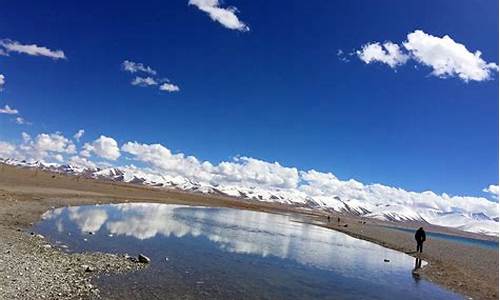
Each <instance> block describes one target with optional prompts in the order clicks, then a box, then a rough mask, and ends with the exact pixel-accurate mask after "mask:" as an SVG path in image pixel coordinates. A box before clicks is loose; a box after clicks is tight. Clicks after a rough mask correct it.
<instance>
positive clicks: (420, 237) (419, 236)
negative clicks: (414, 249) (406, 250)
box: [415, 228, 425, 243]
mask: <svg viewBox="0 0 500 300" xmlns="http://www.w3.org/2000/svg"><path fill="white" fill-rule="evenodd" d="M415 240H416V241H417V243H423V242H425V231H424V229H423V228H419V229H418V230H417V232H415Z"/></svg>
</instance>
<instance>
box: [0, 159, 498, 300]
mask: <svg viewBox="0 0 500 300" xmlns="http://www.w3.org/2000/svg"><path fill="white" fill-rule="evenodd" d="M133 201H140V202H161V203H176V204H191V205H207V206H224V207H232V208H240V209H250V210H258V211H266V212H273V213H294V214H298V215H300V216H302V218H303V220H304V221H305V222H311V223H315V224H318V225H321V226H326V227H329V228H332V229H335V230H339V231H342V232H345V233H347V234H350V235H352V236H354V237H357V238H361V239H365V240H369V241H372V242H374V243H378V244H381V245H383V246H385V247H388V248H392V249H396V250H399V251H403V252H406V253H408V254H410V255H415V253H414V249H413V248H414V246H415V245H414V241H413V234H412V233H408V232H401V231H396V230H391V229H388V228H387V227H386V226H394V225H395V224H392V223H388V222H377V221H374V220H369V219H364V220H361V219H358V218H356V217H353V216H341V218H342V223H343V224H347V225H348V226H347V227H343V226H338V225H335V224H331V223H328V222H327V221H326V215H325V214H324V213H321V212H312V211H308V210H303V209H300V208H292V207H287V206H283V205H276V204H271V203H263V202H254V201H245V200H240V199H234V198H229V197H222V196H213V195H198V194H189V193H186V192H178V191H171V190H170V191H168V190H162V189H154V188H147V187H142V186H135V185H130V184H117V183H112V182H108V181H99V180H92V179H85V178H77V177H72V176H62V175H58V174H53V173H48V172H43V171H36V170H32V169H19V168H15V167H11V166H6V165H1V164H0V299H95V298H98V297H99V295H100V292H99V288H98V287H96V286H95V285H96V284H95V279H96V277H98V276H105V275H106V274H113V273H116V272H118V273H120V272H133V271H136V270H138V269H140V268H143V267H145V266H147V264H141V263H138V262H133V261H131V260H130V259H126V258H125V257H123V255H122V254H120V253H118V254H115V255H112V254H102V253H88V254H68V253H65V252H64V251H63V250H64V249H62V248H58V247H56V246H55V245H50V244H49V243H47V241H45V239H44V238H42V237H39V236H36V234H33V235H31V234H30V228H31V225H32V224H33V223H35V222H37V221H38V220H39V219H40V216H41V214H43V213H44V212H45V211H47V210H49V209H51V208H54V207H61V206H72V205H83V204H95V203H120V202H133ZM332 219H333V220H335V219H336V216H333V218H332ZM363 222H366V223H365V224H363ZM398 225H400V224H398ZM409 225H411V226H420V225H421V224H409ZM426 228H427V229H428V230H432V231H438V232H445V233H448V234H456V235H465V236H469V237H475V238H484V237H482V236H479V235H471V234H465V233H461V232H459V231H456V230H449V229H445V228H439V227H433V226H428V225H426ZM424 250H425V253H424V255H423V256H422V258H423V259H425V260H426V261H427V262H429V264H428V266H427V267H426V268H424V269H423V271H422V273H421V276H422V278H425V279H427V280H431V281H434V282H435V283H438V284H440V285H442V286H444V287H447V288H449V289H452V290H454V291H456V292H459V293H461V294H463V295H466V296H468V297H471V298H473V299H498V251H495V250H488V249H483V248H479V247H472V246H466V245H462V244H458V243H456V242H449V241H442V240H432V239H429V241H428V242H426V246H425V249H424Z"/></svg>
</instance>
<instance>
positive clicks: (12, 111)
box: [0, 104, 19, 115]
mask: <svg viewBox="0 0 500 300" xmlns="http://www.w3.org/2000/svg"><path fill="white" fill-rule="evenodd" d="M18 113H19V111H18V110H17V109H15V108H11V107H10V106H9V105H7V104H6V105H5V106H4V107H3V108H0V114H8V115H17V114H18Z"/></svg>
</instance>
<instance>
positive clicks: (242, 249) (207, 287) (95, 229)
mask: <svg viewBox="0 0 500 300" xmlns="http://www.w3.org/2000/svg"><path fill="white" fill-rule="evenodd" d="M34 227H35V230H36V231H37V232H39V233H41V234H43V235H45V236H46V237H47V238H48V239H49V240H50V241H51V242H53V243H54V244H60V243H63V244H65V245H67V246H68V249H69V251H72V252H83V251H103V252H111V253H128V254H130V255H137V254H138V253H144V254H145V255H147V256H149V257H150V258H151V263H150V265H149V267H148V268H147V269H144V270H141V271H137V272H133V273H127V274H122V275H112V276H101V278H100V279H99V280H98V281H97V282H96V284H97V285H98V286H100V287H101V291H102V293H103V297H104V298H106V299H129V298H134V299H155V298H156V299H178V298H183V299H405V300H410V299H444V300H445V299H461V297H460V296H458V295H456V294H454V293H452V292H450V291H447V290H445V289H442V288H440V287H438V286H436V285H434V284H432V283H430V282H427V281H425V280H420V279H416V278H414V277H413V276H412V270H413V269H414V266H415V259H414V258H413V257H410V256H408V255H406V254H404V253H400V252H397V251H394V250H390V249H387V248H383V247H381V246H379V245H376V244H373V243H370V242H367V241H362V240H358V239H355V238H352V237H350V236H347V235H345V234H342V233H340V232H336V231H333V230H329V229H325V228H322V227H318V226H314V225H310V224H303V223H299V222H293V221H292V219H291V217H290V216H283V215H275V214H268V213H262V212H251V211H244V210H235V209H227V208H207V207H189V206H178V205H165V204H146V203H143V204H137V203H136V204H116V205H100V206H81V207H69V208H60V209H55V210H52V211H49V212H47V213H45V214H44V215H43V220H42V221H41V222H40V223H38V224H36V225H35V226H34ZM90 233H92V234H90ZM385 260H389V261H385ZM424 265H425V263H424Z"/></svg>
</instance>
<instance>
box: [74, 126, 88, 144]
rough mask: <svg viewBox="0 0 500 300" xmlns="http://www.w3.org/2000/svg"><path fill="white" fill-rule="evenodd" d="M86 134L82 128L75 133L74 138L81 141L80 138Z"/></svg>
mask: <svg viewBox="0 0 500 300" xmlns="http://www.w3.org/2000/svg"><path fill="white" fill-rule="evenodd" d="M84 134H85V130H83V129H80V130H78V131H77V132H76V133H75V135H73V138H74V139H75V140H76V141H77V142H80V138H81V137H82V136H83V135H84Z"/></svg>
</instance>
